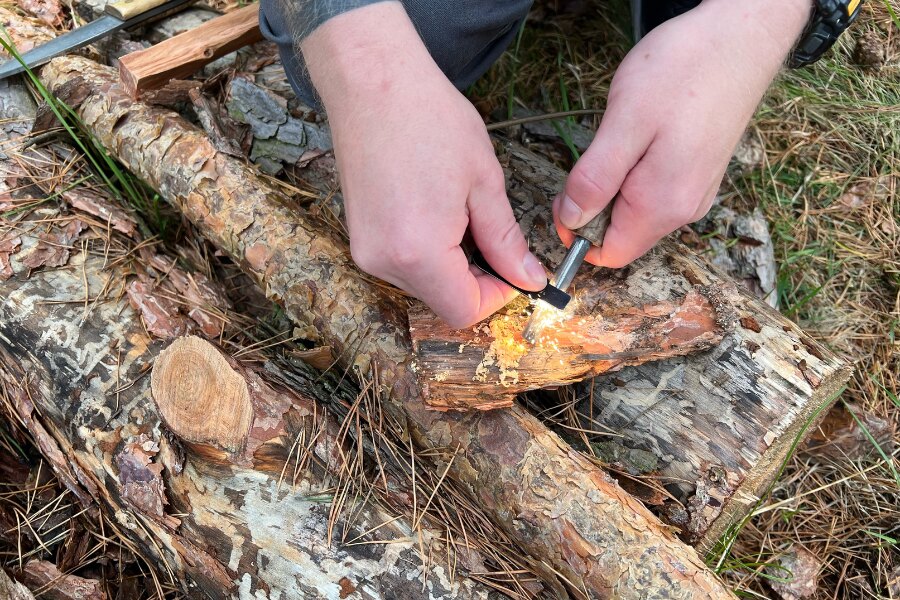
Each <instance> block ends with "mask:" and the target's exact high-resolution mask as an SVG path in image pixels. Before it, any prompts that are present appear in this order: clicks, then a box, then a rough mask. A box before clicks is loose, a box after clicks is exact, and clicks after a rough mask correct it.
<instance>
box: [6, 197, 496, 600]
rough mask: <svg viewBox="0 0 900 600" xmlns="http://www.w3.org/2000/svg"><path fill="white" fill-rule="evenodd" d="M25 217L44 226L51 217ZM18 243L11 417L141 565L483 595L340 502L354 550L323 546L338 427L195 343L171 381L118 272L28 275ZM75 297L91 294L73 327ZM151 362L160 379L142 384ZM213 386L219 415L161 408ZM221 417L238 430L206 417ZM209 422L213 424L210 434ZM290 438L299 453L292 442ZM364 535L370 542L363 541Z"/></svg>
mask: <svg viewBox="0 0 900 600" xmlns="http://www.w3.org/2000/svg"><path fill="white" fill-rule="evenodd" d="M35 217H36V220H41V221H43V222H46V221H48V220H52V219H54V218H58V216H57V215H54V214H53V213H52V211H44V212H41V213H38V214H35ZM21 225H23V226H24V229H25V231H26V232H28V231H29V225H28V223H27V222H26V223H23V224H21ZM20 237H21V240H22V244H21V247H19V248H18V249H17V251H16V252H15V253H13V254H12V255H11V256H10V263H11V266H12V268H13V270H14V274H13V276H12V277H10V278H9V279H7V280H6V281H0V367H3V368H2V369H0V373H3V377H4V379H3V380H2V383H3V384H4V386H5V387H6V389H7V390H9V391H10V392H11V401H12V404H13V406H14V408H15V409H16V410H17V412H18V414H17V416H18V417H19V418H22V419H23V420H26V421H28V422H35V421H38V420H39V421H40V422H41V423H42V424H43V425H42V426H43V427H46V430H47V431H49V432H50V434H52V437H50V436H46V437H47V440H46V443H53V442H54V440H55V442H56V443H58V444H59V446H60V449H58V450H57V451H56V453H55V454H51V458H52V459H53V460H55V461H61V462H62V463H63V464H64V465H65V468H66V469H69V470H71V471H73V472H74V473H76V474H77V480H73V479H66V480H64V483H65V484H66V485H67V486H69V487H70V489H71V488H73V487H74V488H79V491H80V494H79V497H83V496H84V494H85V491H84V489H87V490H89V491H90V493H91V495H92V497H93V499H94V500H95V501H96V502H98V503H99V504H100V505H101V506H102V507H103V508H104V511H105V512H107V514H110V515H114V517H115V519H116V521H117V522H118V523H119V524H120V525H122V526H123V530H124V531H126V532H128V535H129V536H130V537H131V538H132V539H133V540H134V541H136V542H137V543H139V544H140V545H141V548H142V549H143V550H144V551H145V552H146V553H147V554H148V555H149V556H153V557H155V559H156V560H157V561H158V562H159V563H160V564H163V565H169V568H170V569H171V570H172V571H173V572H174V574H175V575H177V576H178V577H179V578H180V577H182V576H186V577H187V581H185V582H183V585H184V589H185V591H189V590H192V589H196V588H197V587H199V589H200V590H202V593H203V594H204V596H205V597H211V598H229V597H238V596H241V597H244V596H252V595H254V594H256V593H261V594H272V596H273V597H274V596H278V595H281V597H290V598H299V597H304V596H313V595H314V596H315V597H321V598H335V599H336V598H343V597H346V596H347V595H349V594H351V593H354V592H355V593H356V596H354V597H360V598H369V599H377V598H383V597H385V596H387V595H390V594H393V596H394V597H397V598H410V599H412V598H421V597H423V596H422V594H423V591H422V590H423V589H426V590H427V594H428V597H430V598H436V599H437V598H440V599H450V598H487V597H488V592H489V588H487V587H486V586H483V585H481V584H478V583H477V582H475V581H473V580H471V579H467V578H463V577H456V579H455V580H451V577H450V575H449V573H450V567H449V566H448V564H449V563H448V559H447V558H446V557H447V550H446V548H445V547H444V546H443V545H442V544H441V543H440V542H439V541H438V540H437V536H434V535H433V534H431V533H430V532H429V531H427V530H424V531H422V532H421V533H420V532H414V531H413V530H412V528H411V526H410V525H409V523H408V522H407V521H405V520H404V519H401V518H398V517H396V516H394V515H391V514H389V513H386V512H385V511H383V510H382V509H380V508H379V507H378V506H376V505H374V504H370V503H362V502H361V503H359V505H357V506H353V507H352V511H350V512H352V515H353V519H352V520H350V521H343V522H342V523H338V524H337V525H336V526H335V528H334V530H335V532H336V533H335V535H336V536H337V534H338V532H341V533H342V534H343V537H346V539H348V540H354V538H359V539H356V540H354V543H353V544H349V545H344V544H341V543H340V542H341V537H340V536H338V537H337V538H336V539H331V538H330V537H329V532H330V531H332V527H331V523H330V515H329V510H328V509H327V507H326V504H325V503H328V502H330V501H331V494H332V492H331V491H330V490H332V489H333V486H334V482H335V481H337V480H338V479H339V474H340V472H341V469H342V464H343V460H344V458H343V456H342V454H341V440H340V439H339V436H338V435H337V432H338V426H337V424H336V423H335V422H334V421H333V420H331V419H330V418H329V417H328V416H327V415H326V414H325V413H324V411H322V410H321V408H317V406H316V404H315V402H314V401H313V400H311V399H310V398H307V397H303V396H300V395H298V394H296V393H292V392H289V391H287V390H283V389H278V388H275V387H273V386H271V385H269V384H268V383H267V382H266V381H264V380H263V379H261V378H260V377H259V376H258V375H256V374H255V373H253V372H252V371H250V370H248V369H241V368H240V367H238V366H237V365H236V363H233V362H232V361H229V360H227V359H226V358H224V357H223V356H222V355H220V354H218V351H217V350H214V349H212V347H211V345H210V344H209V343H208V342H202V341H201V342H199V344H198V343H197V342H196V340H198V339H199V338H183V339H184V340H188V341H184V342H176V344H181V346H182V350H183V346H184V345H188V346H189V348H190V350H191V352H190V353H191V354H192V356H191V361H192V362H191V363H188V362H182V363H181V364H180V367H181V368H189V369H190V368H191V367H194V368H193V369H191V370H190V373H191V374H192V375H191V376H189V377H186V378H183V379H180V380H178V381H174V382H173V381H171V380H170V379H169V378H168V377H167V376H166V375H165V373H164V370H165V365H166V364H167V363H166V357H167V356H170V357H171V356H173V355H178V351H179V346H175V347H174V349H173V348H172V347H170V348H169V350H168V352H169V354H168V355H167V354H166V352H165V351H163V348H164V343H162V342H160V341H159V340H154V339H151V338H150V337H148V335H147V333H146V330H145V328H144V326H143V324H142V322H141V318H140V314H139V312H138V311H137V310H135V309H134V308H133V307H132V306H131V305H130V303H129V302H128V300H127V298H125V297H123V296H121V295H119V293H118V290H120V289H122V288H124V287H126V281H127V278H128V277H129V269H128V267H127V266H126V265H124V264H123V263H122V262H121V261H119V264H118V265H116V266H113V267H111V268H110V267H109V266H108V264H107V262H108V261H107V258H108V257H106V258H105V257H104V256H103V254H102V252H98V253H90V252H83V253H78V254H73V255H72V256H71V258H69V260H68V262H67V264H65V265H64V266H60V267H58V268H54V269H39V270H37V271H34V272H30V273H29V271H31V269H29V268H28V267H27V264H26V263H27V261H28V257H29V256H30V255H32V254H33V253H34V252H36V251H37V247H38V245H39V243H40V242H39V240H38V239H37V236H36V235H34V234H32V233H23V234H21V235H20ZM90 237H91V235H90V234H89V233H87V232H85V233H84V234H82V237H81V239H80V240H79V241H85V242H87V241H89V240H90ZM88 246H89V244H88ZM86 294H87V295H88V297H91V298H96V302H95V304H94V307H93V310H92V311H91V312H90V313H89V315H87V317H85V314H84V299H85V297H86ZM190 340H195V341H190ZM198 347H199V348H200V349H201V350H200V351H198V350H196V349H197V348H198ZM201 357H202V358H203V360H205V361H206V362H205V363H204V362H202V361H201V360H200V358H201ZM160 363H161V364H162V365H163V371H162V372H161V373H162V374H158V373H160V372H158V371H154V377H148V376H147V375H148V373H149V372H150V368H151V367H152V366H153V365H154V364H157V366H159V364H160ZM168 364H169V365H171V362H170V363H168ZM204 366H206V367H211V368H208V369H204V368H203V367H204ZM182 373H183V371H182ZM151 382H152V383H151ZM151 385H153V387H155V388H156V390H157V397H158V402H160V403H161V404H162V406H163V410H162V411H158V410H157V407H156V404H155V403H154V401H153V400H152V399H151ZM309 385H311V386H312V385H314V384H313V383H309ZM223 390H228V391H230V393H217V394H216V396H215V403H214V407H215V409H216V411H218V412H212V411H211V410H209V409H210V406H209V405H207V406H206V408H207V410H204V411H203V412H200V411H198V410H197V406H196V405H192V406H193V408H194V410H193V411H186V410H182V411H181V412H180V413H179V412H178V411H177V410H176V411H175V412H173V407H177V406H181V407H182V408H184V407H185V406H186V402H191V401H192V400H194V399H196V398H202V397H207V398H209V397H211V396H210V394H211V393H214V392H222V391H223ZM238 409H239V410H238ZM160 412H161V413H162V415H163V416H164V417H165V418H166V420H165V422H166V424H167V427H165V428H163V427H161V425H160V423H161V421H160ZM175 414H178V415H180V417H179V418H175V417H173V415H175ZM226 414H239V415H241V416H242V418H241V419H238V420H221V419H219V420H216V419H215V416H216V415H220V416H221V415H226ZM209 420H211V421H212V422H215V423H217V425H218V427H217V428H216V429H215V430H213V431H214V435H213V436H212V437H209V436H208V435H207V434H208V433H209V431H210V430H209V429H208V428H207V427H206V424H207V423H208V422H210V421H209ZM41 431H43V430H41ZM165 432H168V433H165ZM204 435H205V436H206V437H204ZM298 439H300V440H304V443H303V444H298V445H295V444H296V443H297V440H298ZM60 450H61V451H60ZM285 470H286V471H287V472H288V473H289V475H288V476H287V477H286V478H285V479H284V482H283V483H281V484H280V483H279V482H280V480H281V479H282V475H283V473H284V471H285ZM329 473H331V474H329ZM290 474H293V475H290ZM82 488H84V489H82ZM371 531H377V536H376V535H371V534H370V535H365V534H366V532H371ZM381 540H389V543H382V542H381ZM420 544H421V546H420ZM420 548H423V549H424V552H425V553H427V554H426V555H423V554H420ZM442 556H443V558H441V557H442ZM429 560H430V561H432V562H430V563H429Z"/></svg>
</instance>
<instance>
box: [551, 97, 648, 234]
mask: <svg viewBox="0 0 900 600" xmlns="http://www.w3.org/2000/svg"><path fill="white" fill-rule="evenodd" d="M635 112H636V111H635V110H634V109H633V108H628V109H619V108H616V107H615V106H610V107H609V108H608V109H607V111H606V114H604V115H603V120H602V121H601V122H600V127H599V129H598V130H597V134H596V135H595V136H594V141H593V142H592V143H591V145H590V147H589V148H588V149H587V151H586V152H585V153H584V154H583V155H582V156H581V158H580V159H579V160H578V162H577V163H575V166H574V167H573V168H572V172H571V173H570V174H569V178H568V179H567V180H566V187H565V193H564V195H563V197H562V200H561V201H560V202H559V204H558V206H557V211H558V212H557V216H558V218H559V222H560V223H561V224H562V225H563V226H564V227H567V228H568V229H571V230H575V229H578V228H579V227H582V226H584V225H586V224H587V223H588V222H589V221H590V220H591V219H593V218H594V217H595V216H597V215H598V214H599V213H600V211H601V210H603V209H604V208H605V207H606V205H607V204H609V203H610V201H611V200H612V199H613V198H614V197H615V195H616V194H617V193H618V192H619V188H620V187H622V182H623V181H625V177H627V176H628V173H629V171H631V169H632V167H634V165H636V164H637V163H638V161H639V160H640V159H641V157H642V156H643V155H644V152H646V151H647V148H648V147H649V146H650V142H651V141H652V140H653V135H652V133H651V129H650V128H649V127H647V126H646V125H643V124H642V123H641V121H638V120H635V117H634V116H632V115H633V114H634V113H635Z"/></svg>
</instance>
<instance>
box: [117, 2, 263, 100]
mask: <svg viewBox="0 0 900 600" xmlns="http://www.w3.org/2000/svg"><path fill="white" fill-rule="evenodd" d="M260 40H262V33H260V31H259V4H255V3H254V4H251V5H249V6H245V7H244V8H241V9H238V10H235V11H233V12H230V13H228V14H226V15H222V16H221V17H216V18H215V19H211V20H209V21H207V22H205V23H203V24H202V25H200V26H199V27H196V28H195V29H191V30H190V31H185V32H184V33H180V34H178V35H176V36H174V37H171V38H169V39H167V40H164V41H162V42H160V43H158V44H156V45H155V46H151V47H150V48H147V49H144V50H138V51H136V52H132V53H131V54H126V55H125V56H123V57H122V58H120V59H119V76H120V77H121V78H122V82H123V85H124V86H125V89H126V90H127V91H128V93H129V94H131V95H132V96H133V97H135V98H137V97H139V96H140V95H141V93H142V92H145V91H147V90H152V89H156V88H159V87H162V86H164V85H165V84H166V83H168V82H169V81H170V80H172V79H180V78H184V77H189V76H190V75H193V74H194V73H196V72H197V71H198V70H200V69H201V68H202V67H203V66H204V65H206V64H209V63H210V62H212V61H214V60H216V59H217V58H220V57H222V56H225V55H226V54H228V53H229V52H233V51H235V50H238V49H240V48H243V47H244V46H247V45H249V44H253V43H255V42H258V41H260Z"/></svg>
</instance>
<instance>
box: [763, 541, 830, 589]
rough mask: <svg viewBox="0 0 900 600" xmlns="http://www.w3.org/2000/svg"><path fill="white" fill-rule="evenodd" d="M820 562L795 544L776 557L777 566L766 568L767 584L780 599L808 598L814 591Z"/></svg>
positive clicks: (816, 586) (820, 568) (816, 585)
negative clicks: (768, 577) (768, 578)
mask: <svg viewBox="0 0 900 600" xmlns="http://www.w3.org/2000/svg"><path fill="white" fill-rule="evenodd" d="M821 570H822V562H821V561H820V560H819V559H818V557H816V555H814V554H813V553H812V552H810V551H809V550H807V549H806V548H804V547H803V546H798V545H796V544H794V545H792V546H790V547H789V548H788V549H787V550H786V551H785V552H784V553H783V554H782V555H781V557H780V558H779V559H778V564H777V566H770V567H767V568H766V573H767V574H768V575H769V576H770V577H771V579H770V580H769V585H770V586H771V587H772V590H773V591H774V592H775V593H776V594H778V596H779V597H780V598H781V599H782V600H800V599H801V598H810V597H811V596H812V595H813V594H815V593H816V589H817V588H818V581H819V572H820V571H821Z"/></svg>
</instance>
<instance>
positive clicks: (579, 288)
mask: <svg viewBox="0 0 900 600" xmlns="http://www.w3.org/2000/svg"><path fill="white" fill-rule="evenodd" d="M661 258H662V257H658V256H655V257H653V258H648V259H646V260H645V264H647V263H650V262H652V263H653V265H654V268H655V271H654V276H656V277H659V278H660V279H662V278H671V279H677V280H680V281H684V282H685V286H684V287H683V288H678V287H676V286H672V285H670V286H668V287H661V288H660V290H659V291H660V294H659V298H658V299H656V300H654V301H651V302H645V299H644V297H643V296H642V295H640V292H639V291H638V292H635V290H640V289H641V288H640V282H639V281H638V279H639V278H641V277H643V276H645V273H644V272H641V271H635V272H634V273H632V274H630V275H627V274H626V272H624V271H620V272H618V273H616V272H613V271H609V270H607V269H588V268H585V269H584V270H583V272H582V273H581V274H580V275H579V276H578V277H577V278H576V280H575V282H574V283H573V287H572V293H573V294H574V300H573V301H572V302H571V303H570V306H569V307H567V308H566V310H565V311H559V312H551V313H547V314H549V316H551V317H552V318H553V321H552V322H549V323H547V324H546V325H545V327H544V329H543V333H542V336H541V338H540V339H539V340H537V343H535V344H533V345H532V344H530V343H529V342H527V341H526V340H524V339H522V335H521V332H522V329H523V327H524V324H525V322H526V321H527V318H528V317H527V314H528V312H530V311H523V310H522V303H519V304H513V305H511V306H510V307H508V308H507V310H504V311H501V312H500V313H498V314H496V315H494V316H492V317H490V318H488V319H487V320H485V321H484V322H482V323H480V324H478V325H476V326H475V327H473V328H468V329H462V330H455V329H451V328H449V327H447V326H446V325H445V324H444V323H443V322H442V321H441V320H440V319H439V318H437V317H436V316H435V315H434V313H432V312H431V311H430V310H429V309H428V308H427V307H425V306H424V305H422V304H418V305H416V306H415V307H413V308H412V309H411V310H410V311H409V326H410V334H411V336H412V341H413V349H414V351H415V353H416V363H415V365H416V370H417V372H418V375H419V384H420V386H421V388H422V394H423V396H424V398H425V399H426V401H427V402H428V403H429V404H430V405H431V406H433V407H436V408H449V409H458V408H481V409H487V408H498V407H502V406H510V405H511V404H512V403H513V401H514V399H515V395H516V394H517V393H519V392H523V391H526V390H533V389H539V388H546V387H556V386H560V385H566V384H570V383H572V382H575V381H580V380H582V379H584V378H586V377H589V376H592V375H597V374H599V373H604V372H607V371H613V370H618V369H621V368H622V367H624V366H626V365H638V364H642V363H645V362H648V361H654V360H660V359H662V358H667V357H672V356H683V355H687V354H691V353H693V352H698V351H701V350H708V349H710V348H713V347H714V346H715V345H717V344H718V343H719V342H721V341H722V338H723V336H724V334H725V333H726V332H728V331H730V330H731V329H732V328H733V322H734V320H735V319H734V309H733V308H732V307H731V305H730V304H729V303H728V302H727V301H725V300H724V296H723V294H722V291H721V290H720V289H717V288H715V287H708V286H695V285H691V284H690V283H688V282H687V281H686V279H685V276H684V275H683V274H682V273H681V271H679V269H684V268H694V267H692V266H690V265H688V264H687V263H685V262H684V261H681V262H679V261H678V260H677V258H675V259H672V260H662V259H661Z"/></svg>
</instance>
